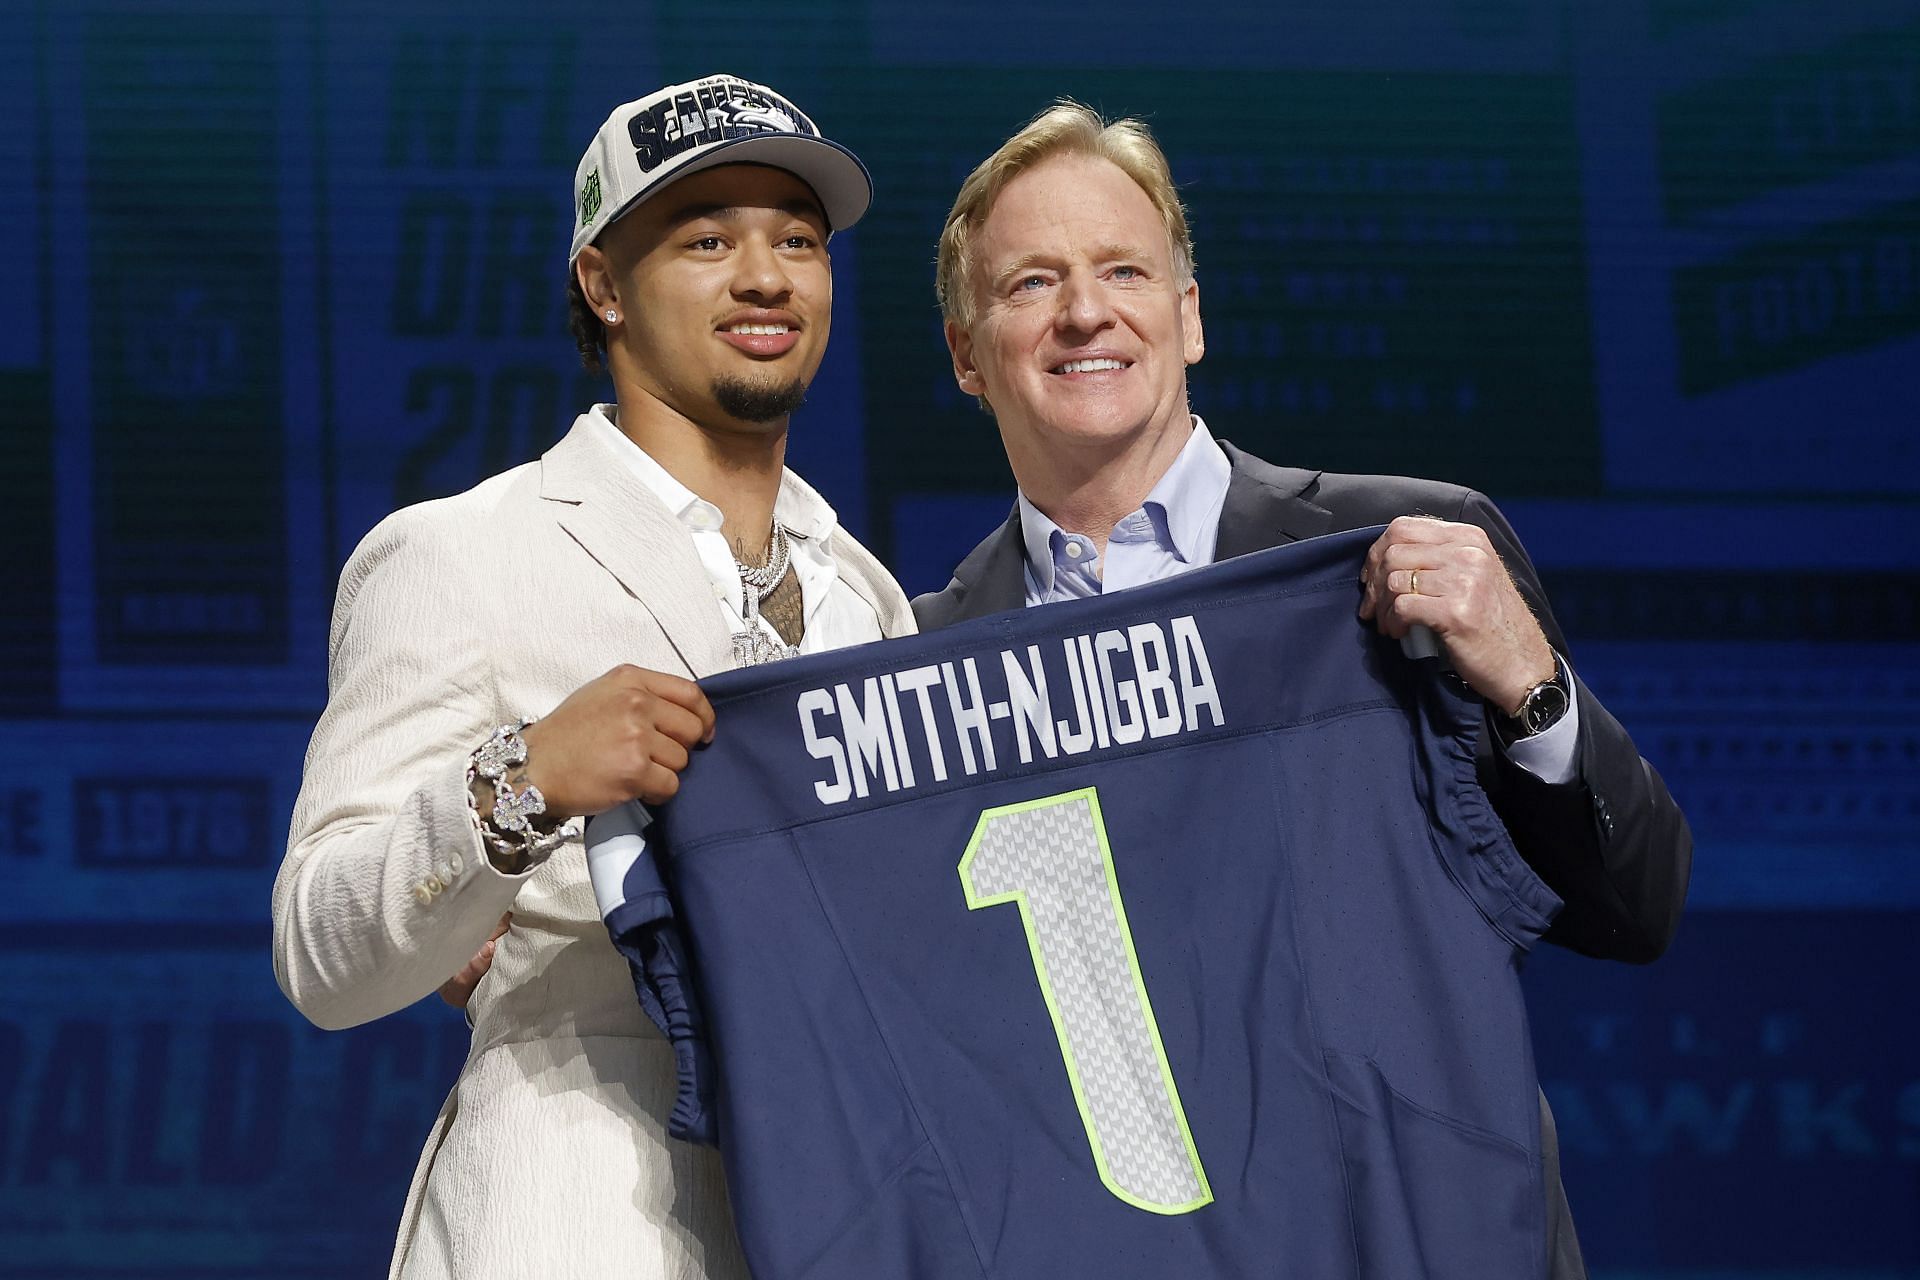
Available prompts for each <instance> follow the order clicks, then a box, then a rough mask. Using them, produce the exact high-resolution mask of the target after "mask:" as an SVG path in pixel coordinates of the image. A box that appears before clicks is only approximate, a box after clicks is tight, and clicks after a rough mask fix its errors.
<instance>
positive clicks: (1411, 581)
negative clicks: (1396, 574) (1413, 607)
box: [1407, 569, 1420, 596]
mask: <svg viewBox="0 0 1920 1280" xmlns="http://www.w3.org/2000/svg"><path fill="white" fill-rule="evenodd" d="M1407 590H1409V591H1411V592H1412V593H1413V594H1414V595H1416V596H1417V595H1419V594H1420V571H1419V570H1418V569H1415V570H1414V571H1413V576H1412V577H1410V578H1408V579H1407Z"/></svg>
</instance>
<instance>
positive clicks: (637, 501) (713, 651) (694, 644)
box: [540, 423, 733, 676]
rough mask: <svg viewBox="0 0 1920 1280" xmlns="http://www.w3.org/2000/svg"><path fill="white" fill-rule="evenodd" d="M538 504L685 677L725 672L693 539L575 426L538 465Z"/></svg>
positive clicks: (725, 645) (722, 637) (725, 639)
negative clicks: (639, 616)
mask: <svg viewBox="0 0 1920 1280" xmlns="http://www.w3.org/2000/svg"><path fill="white" fill-rule="evenodd" d="M540 496H541V497H542V498H545V499H547V500H549V501H551V502H553V503H554V504H555V507H554V510H555V519H556V520H558V522H559V524H560V527H561V528H562V529H565V530H566V531H567V534H568V535H569V536H570V537H572V538H573V540H574V541H575V542H577V543H579V544H580V546H581V547H582V548H583V549H584V550H585V551H586V553H587V554H588V555H590V556H592V557H593V559H594V560H595V561H597V562H598V563H599V565H600V566H601V568H603V569H605V570H606V571H607V572H608V573H610V574H612V575H613V576H614V577H615V578H616V579H618V580H619V582H620V585H621V586H623V587H625V588H626V589H627V593H628V594H629V595H631V596H632V597H633V598H634V599H635V600H637V601H639V602H640V605H641V607H642V608H644V609H646V610H647V612H648V613H650V614H652V615H653V618H654V620H655V621H656V622H658V623H659V624H660V629H661V631H663V632H665V633H666V637H667V642H668V643H669V644H671V645H672V646H673V648H674V651H675V652H676V653H678V654H679V655H680V660H681V662H683V663H685V664H686V667H687V669H688V670H689V671H691V672H693V673H694V674H695V675H696V676H704V675H709V674H711V673H713V672H715V671H724V670H726V669H727V668H728V667H729V666H731V665H732V653H733V650H732V641H731V639H730V637H729V636H728V635H727V629H726V627H725V625H723V624H722V623H721V621H720V611H719V610H718V609H717V608H715V607H714V603H713V591H712V588H711V587H710V586H709V585H708V583H707V574H706V570H705V569H704V568H702V567H701V564H700V558H699V556H697V555H696V554H695V553H694V550H693V539H692V538H690V537H689V536H688V535H687V531H686V529H685V528H684V527H683V526H682V525H681V523H680V521H679V520H677V519H676V518H675V517H674V515H673V513H672V512H670V511H668V510H667V508H666V506H665V505H664V504H663V503H662V502H661V501H660V499H659V498H657V497H655V496H654V495H653V493H652V492H651V491H650V490H649V489H648V488H647V487H646V485H644V484H642V483H641V482H640V479H639V477H637V476H635V475H634V474H633V472H631V471H630V470H628V469H627V468H626V467H625V466H623V465H621V462H620V460H619V459H618V458H615V457H611V456H609V455H608V454H607V452H606V450H604V449H603V448H601V447H600V445H599V444H597V443H596V442H595V441H594V439H593V437H592V436H591V435H589V434H588V432H587V431H586V429H585V428H584V427H583V426H582V425H580V424H577V423H576V424H575V426H574V428H573V430H571V431H569V432H568V433H567V434H566V436H565V437H563V438H562V439H561V441H560V442H559V443H558V444H556V445H554V446H553V448H551V449H549V450H548V451H547V453H546V455H545V456H544V457H542V458H541V460H540Z"/></svg>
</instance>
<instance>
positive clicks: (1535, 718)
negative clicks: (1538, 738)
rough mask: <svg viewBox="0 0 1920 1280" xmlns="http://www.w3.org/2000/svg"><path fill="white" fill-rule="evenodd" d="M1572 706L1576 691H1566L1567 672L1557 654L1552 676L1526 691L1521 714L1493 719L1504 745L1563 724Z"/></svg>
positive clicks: (1497, 716) (1501, 714)
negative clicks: (1563, 718) (1561, 721)
mask: <svg viewBox="0 0 1920 1280" xmlns="http://www.w3.org/2000/svg"><path fill="white" fill-rule="evenodd" d="M1572 703H1573V691H1572V690H1571V689H1569V688H1568V687H1567V672H1566V668H1565V667H1563V666H1561V665H1560V658H1559V655H1557V654H1556V655H1555V656H1554V659H1553V674H1552V675H1550V676H1548V677H1547V678H1546V679H1545V680H1542V681H1541V682H1540V683H1539V684H1537V685H1535V686H1533V688H1531V689H1529V690H1527V693H1526V696H1525V697H1523V698H1521V699H1520V709H1519V710H1518V711H1516V712H1514V713H1513V714H1512V715H1507V714H1506V713H1504V712H1497V713H1496V714H1495V715H1494V717H1493V723H1494V729H1495V731H1496V732H1498V733H1499V735H1500V741H1501V742H1503V743H1511V742H1518V741H1519V740H1520V739H1522V738H1531V737H1533V736H1534V735H1535V734H1541V733H1545V732H1546V731H1547V730H1548V729H1551V728H1553V726H1554V725H1556V724H1558V723H1560V717H1561V716H1564V715H1566V714H1567V708H1568V707H1569V706H1571V705H1572Z"/></svg>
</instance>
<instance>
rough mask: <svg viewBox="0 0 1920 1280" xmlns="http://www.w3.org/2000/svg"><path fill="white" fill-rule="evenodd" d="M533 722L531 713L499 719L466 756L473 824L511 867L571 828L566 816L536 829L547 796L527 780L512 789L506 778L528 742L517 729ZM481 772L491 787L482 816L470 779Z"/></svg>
mask: <svg viewBox="0 0 1920 1280" xmlns="http://www.w3.org/2000/svg"><path fill="white" fill-rule="evenodd" d="M532 723H533V721H532V719H530V718H529V719H524V720H522V721H521V722H520V723H519V724H503V725H500V726H499V727H498V728H496V729H495V730H494V731H493V733H492V735H491V736H490V737H488V739H487V740H486V741H485V742H483V743H481V744H480V745H479V746H478V747H476V748H474V751H473V754H472V755H470V756H468V757H467V811H468V812H469V813H470V814H472V815H473V825H474V828H475V830H477V831H478V832H479V833H480V840H481V842H482V843H483V844H485V845H486V846H487V850H488V852H489V854H490V855H493V856H494V857H495V858H497V859H498V860H499V861H500V862H502V863H504V864H505V865H506V866H508V867H511V868H512V869H513V870H515V871H520V870H524V869H525V868H526V867H527V866H529V865H531V864H532V863H535V862H538V861H541V860H542V859H544V858H545V857H546V856H547V855H548V854H550V853H552V852H553V851H554V850H555V849H558V848H559V847H560V846H561V845H563V844H565V843H566V842H567V840H568V838H569V837H570V836H571V835H572V834H573V824H572V823H570V822H563V823H561V824H560V825H559V826H558V827H555V828H554V829H553V830H552V831H548V832H545V833H542V832H540V831H538V830H536V829H535V828H534V825H533V822H532V819H533V818H534V817H535V816H536V815H538V814H542V813H545V812H546V811H547V799H546V797H545V796H543V795H541V794H540V788H538V787H536V786H534V785H533V784H532V783H531V782H529V783H527V784H526V785H525V786H524V787H522V788H521V789H520V790H519V791H515V790H514V789H513V784H512V783H510V782H508V781H507V771H508V770H510V769H515V768H518V767H519V766H521V765H523V764H525V763H526V762H527V744H526V741H525V740H524V739H522V738H521V736H520V731H521V730H522V729H524V728H526V727H527V726H528V725H530V724H532ZM481 778H484V779H486V781H487V784H488V785H489V786H490V787H492V788H493V814H492V816H490V817H481V816H480V801H479V800H478V798H476V797H475V796H474V794H473V784H474V782H475V781H477V780H479V779H481Z"/></svg>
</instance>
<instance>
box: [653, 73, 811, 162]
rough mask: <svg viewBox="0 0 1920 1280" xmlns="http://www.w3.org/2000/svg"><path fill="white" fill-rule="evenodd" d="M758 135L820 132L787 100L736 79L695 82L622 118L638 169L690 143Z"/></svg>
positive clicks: (697, 144)
mask: <svg viewBox="0 0 1920 1280" xmlns="http://www.w3.org/2000/svg"><path fill="white" fill-rule="evenodd" d="M760 133H788V134H798V135H800V136H802V137H808V138H817V137H819V136H820V131H819V130H818V129H816V128H814V127H813V124H812V122H811V121H809V120H808V119H807V118H806V116H804V115H802V114H801V113H800V109H799V108H798V107H796V106H794V105H793V104H792V103H791V102H788V101H787V100H786V99H784V98H782V97H780V96H779V95H778V94H774V93H769V92H767V91H766V90H764V89H760V88H757V87H755V86H753V85H749V84H747V83H746V82H744V81H740V80H713V81H709V82H707V83H705V84H700V85H696V86H694V87H693V88H692V89H690V90H688V91H686V92H683V93H676V94H674V95H672V96H671V97H667V98H662V99H661V100H660V101H658V102H653V103H649V104H648V105H646V106H644V107H642V108H641V109H640V110H639V111H638V112H636V113H635V114H634V116H633V118H632V119H631V120H629V121H628V122H627V136H628V137H630V138H631V139H632V140H633V158H634V160H635V161H636V162H638V163H639V165H640V169H641V172H643V173H651V172H653V171H654V170H655V169H657V168H659V167H660V166H661V165H663V164H665V163H666V162H667V161H669V160H672V159H673V158H674V157H676V156H679V155H682V154H684V153H686V152H688V151H691V150H693V149H694V148H696V147H704V146H709V145H711V144H713V143H716V142H725V141H727V140H729V139H732V138H748V137H752V136H753V135H755V134H760Z"/></svg>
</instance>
